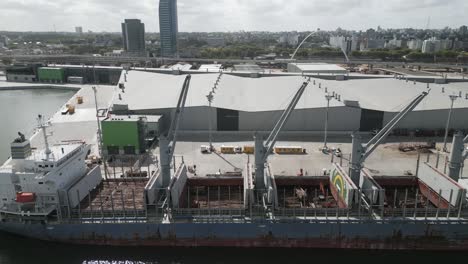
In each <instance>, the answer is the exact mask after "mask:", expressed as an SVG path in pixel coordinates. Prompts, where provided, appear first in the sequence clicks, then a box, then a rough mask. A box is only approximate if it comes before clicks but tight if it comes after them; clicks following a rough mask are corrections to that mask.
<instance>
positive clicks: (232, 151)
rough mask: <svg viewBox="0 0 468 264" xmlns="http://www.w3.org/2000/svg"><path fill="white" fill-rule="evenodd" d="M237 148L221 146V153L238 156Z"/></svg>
mask: <svg viewBox="0 0 468 264" xmlns="http://www.w3.org/2000/svg"><path fill="white" fill-rule="evenodd" d="M235 149H236V147H234V146H221V153H223V154H236V150H235Z"/></svg>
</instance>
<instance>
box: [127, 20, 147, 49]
mask: <svg viewBox="0 0 468 264" xmlns="http://www.w3.org/2000/svg"><path fill="white" fill-rule="evenodd" d="M122 38H123V46H124V49H125V51H126V52H128V53H135V54H143V53H144V52H145V24H143V23H141V21H140V20H139V19H125V22H124V23H122Z"/></svg>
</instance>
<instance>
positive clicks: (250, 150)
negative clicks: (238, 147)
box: [244, 146, 255, 154]
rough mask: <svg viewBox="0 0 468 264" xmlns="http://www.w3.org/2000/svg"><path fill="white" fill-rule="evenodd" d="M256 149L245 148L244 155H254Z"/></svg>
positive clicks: (252, 147)
mask: <svg viewBox="0 0 468 264" xmlns="http://www.w3.org/2000/svg"><path fill="white" fill-rule="evenodd" d="M254 151H255V147H254V146H244V153H245V154H254Z"/></svg>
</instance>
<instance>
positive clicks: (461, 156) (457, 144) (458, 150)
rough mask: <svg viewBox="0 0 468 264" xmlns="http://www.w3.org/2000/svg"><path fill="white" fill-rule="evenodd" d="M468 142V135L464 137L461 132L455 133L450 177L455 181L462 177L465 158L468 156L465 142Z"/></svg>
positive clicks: (451, 152)
mask: <svg viewBox="0 0 468 264" xmlns="http://www.w3.org/2000/svg"><path fill="white" fill-rule="evenodd" d="M466 143H468V136H466V137H465V138H464V139H463V134H462V133H461V132H457V133H455V135H453V143H452V150H451V151H450V163H449V177H450V178H452V179H453V180H454V181H458V180H459V179H460V170H461V168H462V164H463V163H464V161H465V159H466V158H468V149H465V144H466Z"/></svg>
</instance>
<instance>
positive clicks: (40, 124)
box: [37, 115, 52, 160]
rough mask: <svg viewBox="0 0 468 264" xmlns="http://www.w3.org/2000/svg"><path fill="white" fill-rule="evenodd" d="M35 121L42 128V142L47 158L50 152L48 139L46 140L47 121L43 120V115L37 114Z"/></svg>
mask: <svg viewBox="0 0 468 264" xmlns="http://www.w3.org/2000/svg"><path fill="white" fill-rule="evenodd" d="M37 123H38V126H37V127H38V128H40V129H42V134H43V136H44V144H45V154H46V157H47V160H48V159H49V155H50V154H51V153H52V151H51V150H50V147H49V141H48V140H47V131H46V128H47V127H48V125H47V123H46V122H45V121H44V116H42V115H38V116H37Z"/></svg>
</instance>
